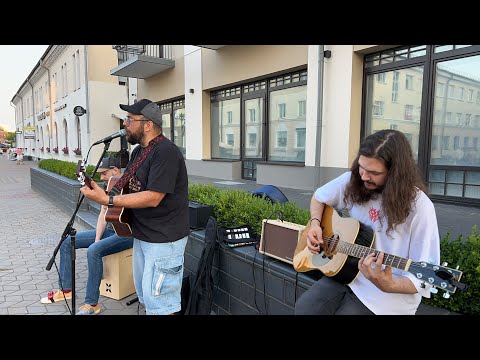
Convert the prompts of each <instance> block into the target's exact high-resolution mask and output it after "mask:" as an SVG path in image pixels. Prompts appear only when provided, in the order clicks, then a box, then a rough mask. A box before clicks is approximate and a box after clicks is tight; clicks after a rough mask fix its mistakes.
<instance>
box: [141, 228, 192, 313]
mask: <svg viewBox="0 0 480 360" xmlns="http://www.w3.org/2000/svg"><path fill="white" fill-rule="evenodd" d="M187 240H188V236H185V237H184V238H181V239H179V240H176V241H174V242H171V243H149V242H146V241H142V240H139V239H134V240H133V282H134V284H135V290H136V292H137V296H138V301H139V302H140V303H142V304H144V305H145V310H146V314H147V315H168V314H172V313H174V312H177V311H180V309H181V290H182V279H183V261H184V253H185V246H186V245H187Z"/></svg>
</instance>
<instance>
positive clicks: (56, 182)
mask: <svg viewBox="0 0 480 360" xmlns="http://www.w3.org/2000/svg"><path fill="white" fill-rule="evenodd" d="M30 183H31V186H32V189H33V190H35V191H37V192H39V193H41V194H42V195H43V196H45V197H46V198H48V199H49V200H50V201H52V202H54V203H55V204H56V205H58V206H59V207H60V208H62V209H63V210H65V211H66V212H67V213H69V212H73V211H75V208H76V207H77V201H78V198H79V194H80V188H81V187H82V186H81V185H80V183H79V182H78V181H76V180H72V179H69V178H67V177H65V176H62V175H58V174H55V173H52V172H50V171H46V170H43V169H40V168H38V167H32V168H30ZM87 209H88V204H87V202H86V200H84V201H83V202H82V205H81V206H80V210H87Z"/></svg>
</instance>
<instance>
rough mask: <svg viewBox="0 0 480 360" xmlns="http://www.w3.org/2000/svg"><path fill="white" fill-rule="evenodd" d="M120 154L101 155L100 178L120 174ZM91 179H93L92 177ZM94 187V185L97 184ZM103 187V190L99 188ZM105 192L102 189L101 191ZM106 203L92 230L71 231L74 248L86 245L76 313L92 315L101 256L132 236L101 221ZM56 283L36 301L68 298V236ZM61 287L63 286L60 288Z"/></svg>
mask: <svg viewBox="0 0 480 360" xmlns="http://www.w3.org/2000/svg"><path fill="white" fill-rule="evenodd" d="M120 169H121V167H120V158H118V157H106V158H103V159H102V162H101V163H100V166H99V167H98V169H97V172H98V173H99V174H100V180H102V181H104V182H108V181H109V180H110V178H111V177H112V176H119V175H121V174H122V171H121V170H120ZM92 183H95V182H94V181H92ZM97 187H98V185H97ZM102 191H103V190H102ZM103 192H104V193H105V191H103ZM106 210H107V207H106V206H102V208H101V210H100V214H99V215H98V219H97V227H96V229H95V230H87V231H80V232H78V233H77V234H76V235H75V249H84V248H87V260H88V280H87V290H86V294H85V304H84V305H82V306H80V308H79V311H78V312H77V315H96V314H98V313H99V312H100V310H101V309H100V304H99V303H98V299H99V298H100V289H99V288H100V283H101V282H102V277H103V257H104V256H107V255H111V254H115V253H118V252H120V251H123V250H127V249H130V248H131V247H132V246H133V239H132V238H126V237H120V236H118V235H117V234H116V233H115V231H114V228H113V226H112V224H111V223H107V222H106V221H105V212H106ZM58 284H59V286H60V290H57V291H56V292H54V291H50V292H49V293H48V296H46V297H44V298H42V299H41V300H40V301H41V302H42V303H43V304H53V303H56V302H59V301H64V300H70V299H71V298H72V293H71V292H72V267H71V253H70V236H68V237H67V238H65V240H64V241H63V243H62V245H61V246H60V270H59V279H58ZM62 289H63V290H62Z"/></svg>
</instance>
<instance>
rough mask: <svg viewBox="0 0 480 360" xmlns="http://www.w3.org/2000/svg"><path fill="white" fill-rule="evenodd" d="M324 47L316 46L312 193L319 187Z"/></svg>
mask: <svg viewBox="0 0 480 360" xmlns="http://www.w3.org/2000/svg"><path fill="white" fill-rule="evenodd" d="M324 50H325V46H324V45H318V60H317V61H318V63H317V67H318V72H317V86H318V106H317V131H316V139H317V140H316V144H317V151H315V180H314V184H313V191H315V190H316V189H317V188H318V187H320V185H321V184H320V160H321V158H322V111H323V61H324Z"/></svg>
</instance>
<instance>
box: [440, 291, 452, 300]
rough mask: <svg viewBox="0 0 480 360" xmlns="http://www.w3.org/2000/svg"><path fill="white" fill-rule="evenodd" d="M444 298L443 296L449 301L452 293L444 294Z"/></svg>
mask: <svg viewBox="0 0 480 360" xmlns="http://www.w3.org/2000/svg"><path fill="white" fill-rule="evenodd" d="M442 296H443V297H444V298H445V299H448V298H450V293H448V292H445V293H443V295H442Z"/></svg>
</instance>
